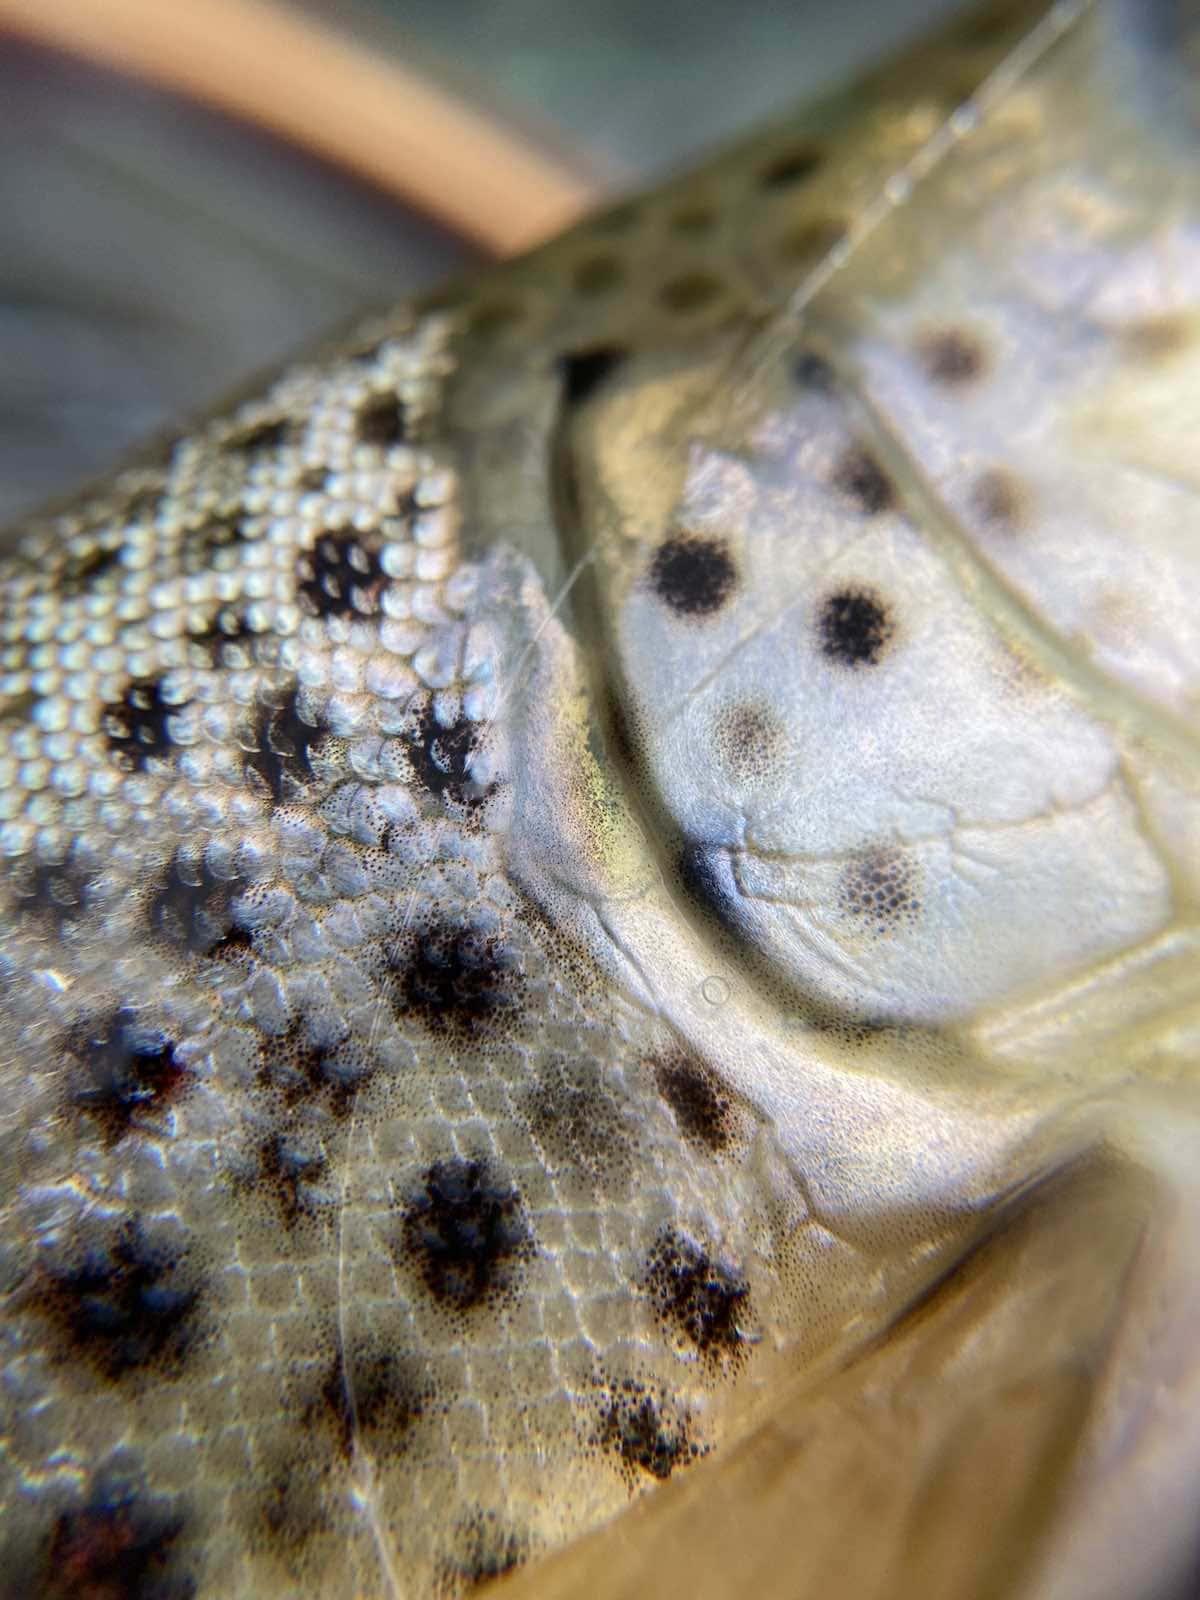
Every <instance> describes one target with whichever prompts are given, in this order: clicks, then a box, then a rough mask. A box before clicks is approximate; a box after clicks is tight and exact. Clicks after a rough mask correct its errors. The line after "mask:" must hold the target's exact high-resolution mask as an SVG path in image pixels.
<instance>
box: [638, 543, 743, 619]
mask: <svg viewBox="0 0 1200 1600" xmlns="http://www.w3.org/2000/svg"><path fill="white" fill-rule="evenodd" d="M737 577H738V574H737V568H736V567H735V566H734V563H733V557H732V556H731V555H730V553H729V546H728V545H727V544H726V543H725V541H724V540H723V539H707V538H702V537H701V536H700V535H699V534H689V533H680V534H675V535H674V536H673V537H672V538H670V539H665V540H664V541H663V543H662V544H660V545H659V547H658V549H657V550H656V551H655V552H654V556H653V558H652V560H651V562H650V572H649V578H650V586H651V588H652V589H653V590H654V592H655V594H656V595H657V596H658V598H659V599H660V600H661V601H662V602H663V604H664V605H667V606H670V608H671V610H672V611H674V612H675V613H676V614H677V615H679V616H681V617H710V616H712V615H713V613H714V612H717V611H719V610H720V609H721V607H722V606H723V605H724V604H725V602H726V601H727V600H728V599H729V597H730V596H731V595H732V594H733V591H734V589H735V588H736V587H737Z"/></svg>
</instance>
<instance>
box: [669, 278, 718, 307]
mask: <svg viewBox="0 0 1200 1600" xmlns="http://www.w3.org/2000/svg"><path fill="white" fill-rule="evenodd" d="M720 295H721V280H720V278H716V277H714V276H713V274H712V273H711V272H684V273H681V274H680V275H679V277H677V278H668V279H667V281H666V283H664V284H663V286H662V288H661V289H660V290H659V291H658V298H659V300H660V301H661V303H662V304H663V305H664V306H665V307H666V309H667V310H668V311H676V312H679V313H681V314H687V313H689V312H692V311H699V310H701V309H702V308H703V307H704V306H707V305H711V304H712V302H713V301H714V300H717V299H719V298H720Z"/></svg>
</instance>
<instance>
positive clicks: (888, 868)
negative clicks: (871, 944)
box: [838, 847, 921, 934]
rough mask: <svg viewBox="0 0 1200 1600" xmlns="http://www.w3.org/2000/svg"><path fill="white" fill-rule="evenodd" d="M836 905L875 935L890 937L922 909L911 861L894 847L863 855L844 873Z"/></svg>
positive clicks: (846, 868) (909, 857) (867, 852)
mask: <svg viewBox="0 0 1200 1600" xmlns="http://www.w3.org/2000/svg"><path fill="white" fill-rule="evenodd" d="M838 904H839V905H840V906H841V909H842V911H843V912H844V913H845V914H846V915H847V916H848V917H855V918H857V919H858V920H859V921H861V922H863V923H865V924H866V925H867V926H868V927H869V928H870V930H871V931H872V932H874V933H879V934H884V933H891V932H892V931H893V930H894V929H895V928H897V927H898V926H899V924H900V923H901V922H904V921H909V922H911V921H912V920H913V919H914V918H915V916H916V915H917V913H918V912H919V911H920V909H921V901H920V896H919V894H918V878H917V868H916V865H915V863H914V862H913V859H912V857H911V856H910V855H908V854H907V852H905V851H904V850H900V849H897V848H895V847H886V848H883V849H878V850H867V851H865V852H864V853H863V854H862V855H861V856H859V857H857V858H856V859H855V860H854V861H852V862H850V863H849V865H848V866H846V867H845V868H844V869H843V871H842V875H841V878H840V880H839V883H838Z"/></svg>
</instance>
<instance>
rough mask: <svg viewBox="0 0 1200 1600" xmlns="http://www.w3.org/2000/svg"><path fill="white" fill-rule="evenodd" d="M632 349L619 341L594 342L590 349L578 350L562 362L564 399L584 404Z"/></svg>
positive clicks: (574, 403) (575, 404) (567, 402)
mask: <svg viewBox="0 0 1200 1600" xmlns="http://www.w3.org/2000/svg"><path fill="white" fill-rule="evenodd" d="M628 354H629V352H628V351H627V350H625V349H623V348H622V346H621V345H619V344H600V345H594V346H593V347H592V348H591V349H590V350H576V351H575V352H574V353H573V354H571V355H569V356H564V357H563V358H562V360H561V361H560V362H559V368H560V370H561V372H562V375H563V400H564V401H565V403H566V404H567V405H568V406H580V405H583V403H584V402H585V401H586V400H590V399H591V397H592V395H594V394H595V392H596V390H597V389H598V388H599V387H600V385H601V384H602V383H604V381H605V380H606V379H607V378H609V377H611V376H612V374H613V373H614V372H615V371H616V370H617V368H618V367H619V366H620V365H621V363H622V361H624V360H625V359H626V357H627V356H628Z"/></svg>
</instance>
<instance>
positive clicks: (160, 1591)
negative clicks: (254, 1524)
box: [26, 1451, 196, 1600]
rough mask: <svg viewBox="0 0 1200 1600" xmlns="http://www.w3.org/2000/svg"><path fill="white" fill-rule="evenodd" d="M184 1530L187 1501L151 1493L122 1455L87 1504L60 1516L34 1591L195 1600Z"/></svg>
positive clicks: (58, 1596) (45, 1599)
mask: <svg viewBox="0 0 1200 1600" xmlns="http://www.w3.org/2000/svg"><path fill="white" fill-rule="evenodd" d="M185 1526H186V1518H185V1515H184V1511H183V1508H182V1506H181V1504H180V1502H178V1501H177V1500H169V1499H167V1498H165V1497H164V1496H159V1495H153V1494H151V1493H150V1492H149V1490H148V1489H147V1487H146V1482H145V1475H144V1473H143V1472H142V1471H141V1470H140V1469H139V1468H138V1466H137V1464H136V1462H135V1461H134V1459H133V1457H132V1456H131V1455H130V1454H129V1453H128V1452H126V1451H120V1452H116V1453H114V1455H113V1456H112V1457H111V1458H110V1460H109V1461H108V1463H106V1465H105V1466H104V1467H102V1468H101V1469H100V1470H99V1471H97V1472H96V1473H95V1474H94V1475H93V1477H92V1480H91V1483H90V1485H89V1488H88V1492H87V1495H86V1498H85V1499H84V1500H83V1501H82V1503H81V1504H79V1505H76V1506H73V1507H71V1508H70V1509H69V1510H66V1511H63V1512H61V1513H60V1514H59V1516H58V1517H57V1518H56V1520H55V1523H54V1528H53V1531H52V1532H51V1535H50V1539H49V1543H48V1546H47V1548H46V1552H45V1557H44V1562H43V1566H42V1572H41V1574H40V1579H39V1580H37V1581H35V1583H34V1585H33V1586H32V1588H31V1589H30V1591H29V1592H31V1593H33V1594H36V1596H37V1597H38V1600H190V1597H191V1596H192V1595H193V1594H194V1593H195V1592H196V1585H195V1582H194V1580H193V1579H192V1578H191V1576H190V1575H189V1574H188V1573H187V1572H186V1571H185V1570H184V1569H183V1567H182V1564H181V1561H180V1551H179V1549H178V1546H179V1542H180V1538H181V1536H182V1534H183V1532H184V1528H185ZM29 1576H31V1575H29V1574H27V1575H26V1577H27V1579H28V1577H29Z"/></svg>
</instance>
